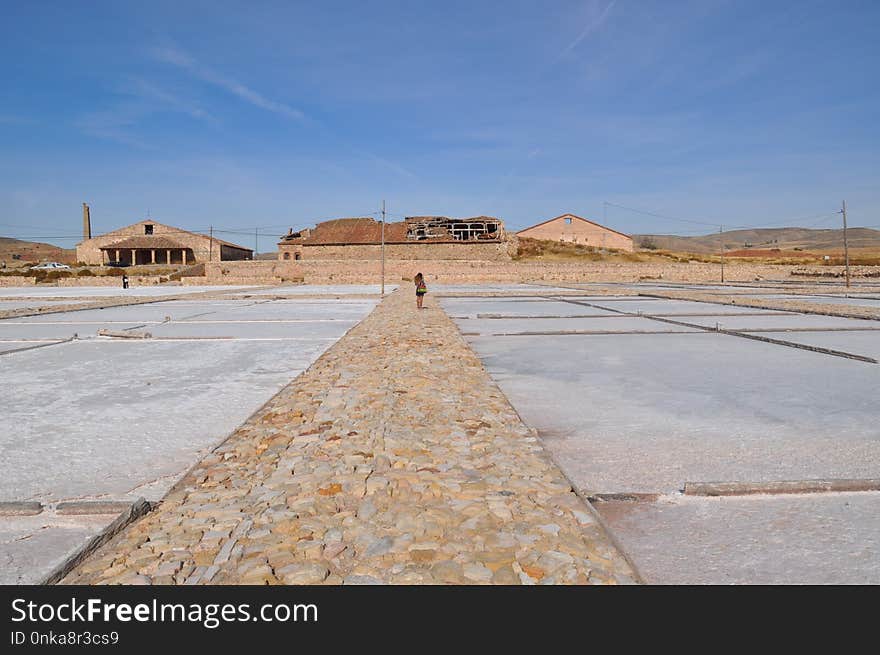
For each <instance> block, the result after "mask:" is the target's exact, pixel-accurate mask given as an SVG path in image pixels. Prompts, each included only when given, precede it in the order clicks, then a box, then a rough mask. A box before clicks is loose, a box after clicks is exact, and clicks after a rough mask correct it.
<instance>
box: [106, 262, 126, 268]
mask: <svg viewBox="0 0 880 655" xmlns="http://www.w3.org/2000/svg"><path fill="white" fill-rule="evenodd" d="M104 266H113V267H114V268H125V267H126V266H130V264H126V263H125V262H107V263H106V264H104Z"/></svg>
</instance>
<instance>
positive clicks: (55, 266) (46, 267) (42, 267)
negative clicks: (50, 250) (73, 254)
mask: <svg viewBox="0 0 880 655" xmlns="http://www.w3.org/2000/svg"><path fill="white" fill-rule="evenodd" d="M31 268H32V269H33V270H35V271H61V270H65V271H69V270H70V266H68V265H67V264H59V263H58V262H46V263H45V264H39V265H37V266H31Z"/></svg>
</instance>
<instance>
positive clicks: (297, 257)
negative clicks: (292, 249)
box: [293, 253, 302, 261]
mask: <svg viewBox="0 0 880 655" xmlns="http://www.w3.org/2000/svg"><path fill="white" fill-rule="evenodd" d="M293 258H294V259H295V260H297V261H299V260H300V259H302V255H301V254H300V253H296V254H295V255H294V256H293Z"/></svg>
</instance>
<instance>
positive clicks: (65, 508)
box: [55, 500, 131, 516]
mask: <svg viewBox="0 0 880 655" xmlns="http://www.w3.org/2000/svg"><path fill="white" fill-rule="evenodd" d="M130 507H131V501H125V500H69V501H65V502H62V503H58V504H57V505H55V513H56V514H60V515H61V516H87V515H92V514H119V513H121V512H125V511H126V510H127V509H129V508H130Z"/></svg>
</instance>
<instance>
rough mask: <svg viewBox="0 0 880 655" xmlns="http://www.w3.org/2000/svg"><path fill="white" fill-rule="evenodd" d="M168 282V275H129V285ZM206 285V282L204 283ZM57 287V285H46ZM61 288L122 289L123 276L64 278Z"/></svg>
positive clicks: (59, 283) (59, 281)
mask: <svg viewBox="0 0 880 655" xmlns="http://www.w3.org/2000/svg"><path fill="white" fill-rule="evenodd" d="M162 280H166V281H167V280H168V276H167V275H161V276H160V275H129V276H128V283H129V284H130V285H137V286H142V287H144V286H152V285H154V284H160V283H161V282H162ZM202 284H204V281H203V282H202ZM46 286H55V285H46ZM57 286H59V287H122V276H121V275H84V276H82V277H76V276H74V277H63V278H61V279H60V280H57Z"/></svg>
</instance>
